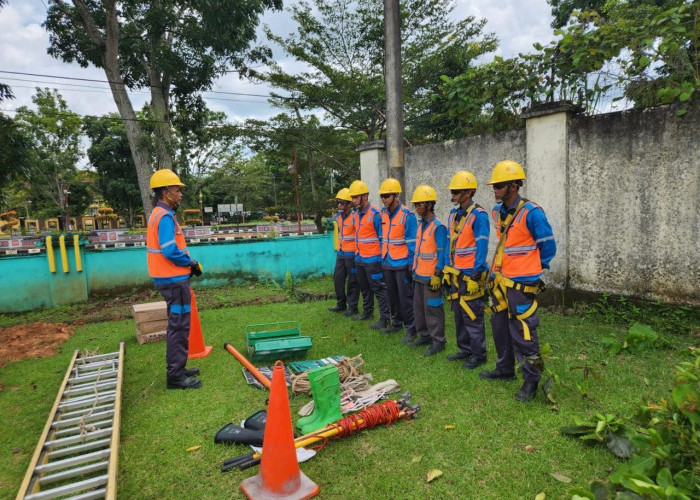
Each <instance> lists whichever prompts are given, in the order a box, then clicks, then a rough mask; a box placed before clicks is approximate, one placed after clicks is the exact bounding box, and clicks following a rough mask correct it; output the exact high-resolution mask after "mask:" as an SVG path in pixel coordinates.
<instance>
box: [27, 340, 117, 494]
mask: <svg viewBox="0 0 700 500" xmlns="http://www.w3.org/2000/svg"><path fill="white" fill-rule="evenodd" d="M123 367H124V342H121V343H120V344H119V351H117V352H113V353H108V354H98V355H94V356H84V357H80V355H79V351H75V353H74V354H73V358H72V360H71V363H70V366H69V367H68V371H67V372H66V376H65V377H64V379H63V383H62V384H61V387H60V389H59V391H58V395H57V396H56V402H55V403H54V405H53V409H52V410H51V413H50V414H49V418H48V420H47V422H46V426H45V427H44V431H43V433H42V435H41V437H40V438H39V443H38V444H37V447H36V450H35V451H34V456H33V457H32V460H31V462H30V463H29V468H28V469H27V473H26V474H25V476H24V480H23V481H22V486H21V487H20V489H19V493H17V500H21V499H23V500H40V499H48V498H66V499H67V498H70V499H73V500H87V499H92V498H108V499H111V500H114V499H115V498H116V496H117V461H118V457H119V424H120V414H121V395H122V380H123Z"/></svg>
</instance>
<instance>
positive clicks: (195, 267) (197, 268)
mask: <svg viewBox="0 0 700 500" xmlns="http://www.w3.org/2000/svg"><path fill="white" fill-rule="evenodd" d="M201 275H202V264H200V263H199V262H197V261H196V260H193V261H192V262H191V263H190V276H201Z"/></svg>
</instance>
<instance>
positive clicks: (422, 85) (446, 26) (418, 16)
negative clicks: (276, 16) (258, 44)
mask: <svg viewBox="0 0 700 500" xmlns="http://www.w3.org/2000/svg"><path fill="white" fill-rule="evenodd" d="M453 8H454V3H453V2H449V1H447V0H405V1H402V2H401V44H402V52H403V55H402V62H403V92H404V103H405V113H406V115H405V122H406V124H407V126H408V129H409V131H410V132H411V133H412V134H413V136H416V137H419V136H421V135H425V134H429V130H428V127H426V121H425V109H426V107H427V105H428V104H429V101H428V100H427V94H428V91H429V90H430V89H433V88H437V86H438V85H439V83H440V79H439V77H440V75H442V74H446V75H450V76H456V75H458V74H460V73H462V72H464V71H465V70H466V69H467V68H468V67H469V66H470V65H471V64H472V63H473V61H474V60H475V59H476V58H478V57H479V56H481V55H483V54H485V53H487V52H489V51H492V50H494V49H495V48H496V46H497V42H496V40H495V38H494V37H493V35H482V33H481V30H482V28H483V26H484V24H485V21H483V20H481V21H476V20H475V19H474V18H473V17H467V18H466V19H463V20H461V21H459V22H452V21H450V20H449V14H450V13H451V11H452V9H453ZM291 13H292V18H293V20H294V21H295V23H296V24H297V28H296V30H295V32H294V33H292V34H290V35H288V36H286V37H284V36H281V35H279V34H277V33H273V32H272V31H271V30H270V29H269V28H266V31H265V33H266V35H267V37H268V38H269V39H271V40H273V41H274V42H276V43H277V44H279V45H280V46H281V47H282V48H283V49H284V51H285V52H286V53H287V54H289V55H290V56H292V57H294V58H295V59H296V60H297V61H300V62H302V63H304V64H305V65H306V66H307V67H308V70H305V71H302V72H300V73H289V72H288V71H286V70H285V68H284V67H282V66H281V65H280V64H277V63H275V62H270V63H268V70H267V71H265V72H257V73H253V75H254V76H255V77H257V78H260V79H261V80H266V81H268V82H270V83H271V84H272V85H273V86H275V87H277V88H279V89H281V90H284V91H286V93H289V94H291V97H292V99H285V100H278V104H280V105H285V104H286V105H288V106H291V103H294V104H296V105H297V106H298V107H299V108H301V109H303V110H315V109H323V110H324V111H325V113H326V116H327V118H328V119H329V120H330V121H331V122H332V123H334V124H336V125H338V126H340V127H342V128H345V129H348V130H353V131H358V132H364V133H365V135H366V138H367V139H368V140H374V139H378V138H379V137H381V135H382V133H383V130H384V118H383V114H384V112H385V93H384V76H383V75H384V28H383V22H384V20H383V2H382V1H381V0H312V1H311V3H309V2H307V1H301V2H299V3H298V4H295V5H293V6H292V7H291ZM410 135H411V134H409V136H410Z"/></svg>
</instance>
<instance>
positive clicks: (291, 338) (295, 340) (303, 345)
mask: <svg viewBox="0 0 700 500" xmlns="http://www.w3.org/2000/svg"><path fill="white" fill-rule="evenodd" d="M245 339H246V344H247V346H248V357H249V358H250V359H252V360H253V361H263V360H277V359H284V358H292V357H297V356H303V355H304V354H306V351H308V350H309V349H311V337H307V336H305V335H302V334H301V326H300V324H299V322H298V321H282V322H279V323H260V324H257V325H246V327H245Z"/></svg>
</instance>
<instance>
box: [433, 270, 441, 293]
mask: <svg viewBox="0 0 700 500" xmlns="http://www.w3.org/2000/svg"><path fill="white" fill-rule="evenodd" d="M441 283H442V277H440V276H438V275H437V274H434V275H432V276H431V277H430V289H431V290H432V291H433V292H437V291H438V290H440V284H441Z"/></svg>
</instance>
